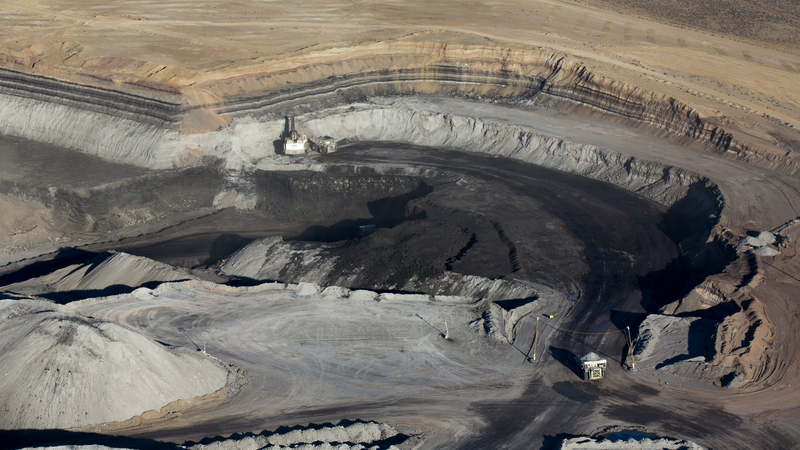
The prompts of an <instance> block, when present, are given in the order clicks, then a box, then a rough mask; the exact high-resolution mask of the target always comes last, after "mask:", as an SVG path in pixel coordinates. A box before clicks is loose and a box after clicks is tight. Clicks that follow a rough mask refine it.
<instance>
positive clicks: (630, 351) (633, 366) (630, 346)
mask: <svg viewBox="0 0 800 450" xmlns="http://www.w3.org/2000/svg"><path fill="white" fill-rule="evenodd" d="M625 328H626V330H627V331H628V354H630V357H631V370H636V360H635V359H633V339H632V338H631V327H625Z"/></svg>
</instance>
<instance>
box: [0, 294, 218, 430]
mask: <svg viewBox="0 0 800 450" xmlns="http://www.w3.org/2000/svg"><path fill="white" fill-rule="evenodd" d="M0 323H2V324H3V326H2V327H1V328H0V373H2V377H0V398H2V399H3V401H2V406H1V407H2V410H1V411H2V413H0V429H5V430H15V429H52V428H60V429H70V428H77V427H85V426H90V425H96V424H100V423H105V422H114V421H122V420H127V419H130V418H132V417H135V416H138V415H140V414H142V413H144V412H146V411H149V410H153V409H160V408H161V407H162V406H165V405H167V404H169V403H171V402H174V401H176V400H181V399H193V398H195V397H197V396H201V395H205V394H210V393H213V392H215V391H217V390H218V389H220V388H222V387H223V386H224V385H225V382H226V380H227V374H228V372H227V369H225V368H224V367H222V366H221V365H220V364H218V363H216V362H214V361H213V360H211V359H208V358H205V357H201V356H200V355H199V354H197V353H196V352H189V351H172V350H168V349H167V348H165V347H163V346H161V345H159V344H158V343H156V342H154V341H152V340H150V339H147V338H145V337H144V336H142V335H141V334H139V333H136V332H134V331H131V330H129V329H127V328H124V327H122V326H119V325H117V324H115V323H111V322H106V321H104V320H98V319H94V318H92V317H89V316H84V315H81V314H76V313H73V312H70V310H69V309H68V307H65V306H59V305H55V304H53V303H50V302H46V301H42V300H0Z"/></svg>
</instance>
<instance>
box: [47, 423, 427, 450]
mask: <svg viewBox="0 0 800 450" xmlns="http://www.w3.org/2000/svg"><path fill="white" fill-rule="evenodd" d="M417 441H418V439H416V438H413V437H407V436H405V435H402V434H399V433H398V432H397V430H395V429H394V428H392V427H390V426H389V425H386V424H385V423H378V422H357V423H352V424H349V425H336V426H326V427H313V426H309V427H306V428H300V427H297V428H295V429H293V430H292V431H289V432H286V433H274V434H262V435H258V436H245V437H242V438H239V439H225V440H222V441H216V442H211V443H209V444H196V445H193V446H191V447H188V449H189V450H234V449H235V450H238V449H251V450H284V449H285V450H288V449H292V450H404V449H409V448H412V447H413V446H414V445H415V444H417V443H418V442H417ZM44 448H45V447H39V449H44ZM46 448H48V449H49V450H114V449H118V450H121V449H120V448H119V447H106V446H103V445H76V446H60V447H46Z"/></svg>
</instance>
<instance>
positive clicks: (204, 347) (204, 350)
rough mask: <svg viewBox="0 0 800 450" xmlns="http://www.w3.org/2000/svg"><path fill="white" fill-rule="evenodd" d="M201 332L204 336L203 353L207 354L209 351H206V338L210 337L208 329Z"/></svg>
mask: <svg viewBox="0 0 800 450" xmlns="http://www.w3.org/2000/svg"><path fill="white" fill-rule="evenodd" d="M201 334H202V336H203V354H204V355H207V354H208V353H206V339H207V338H208V331H203V332H202V333H201Z"/></svg>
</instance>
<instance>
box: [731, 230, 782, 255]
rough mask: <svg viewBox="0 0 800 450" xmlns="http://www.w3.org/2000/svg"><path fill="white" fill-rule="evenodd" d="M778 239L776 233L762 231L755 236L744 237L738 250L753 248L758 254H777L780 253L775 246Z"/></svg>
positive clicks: (744, 250)
mask: <svg viewBox="0 0 800 450" xmlns="http://www.w3.org/2000/svg"><path fill="white" fill-rule="evenodd" d="M777 239H778V238H777V236H775V233H772V232H770V231H762V232H760V233H758V234H757V235H755V236H745V237H743V238H742V239H741V240H740V241H739V245H738V247H737V250H738V251H740V252H746V251H748V250H752V251H753V253H755V254H756V255H758V256H776V255H778V254H779V253H780V250H778V249H777V248H775V246H774V244H775V242H776V241H777Z"/></svg>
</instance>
